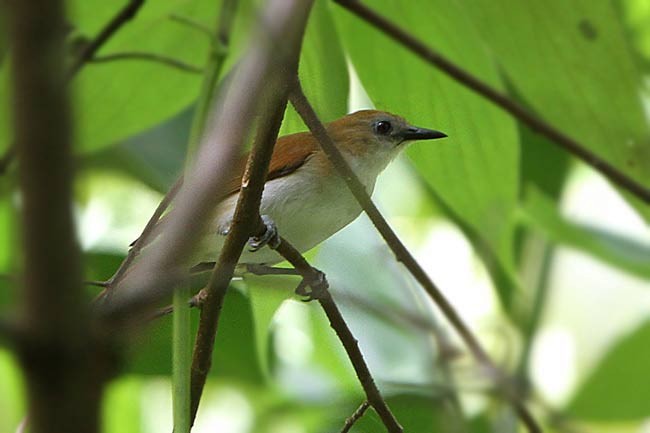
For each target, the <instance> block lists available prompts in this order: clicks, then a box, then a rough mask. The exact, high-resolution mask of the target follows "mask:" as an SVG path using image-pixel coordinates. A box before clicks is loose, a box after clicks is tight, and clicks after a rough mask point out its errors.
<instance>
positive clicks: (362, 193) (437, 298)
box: [289, 80, 541, 433]
mask: <svg viewBox="0 0 650 433" xmlns="http://www.w3.org/2000/svg"><path fill="white" fill-rule="evenodd" d="M289 99H290V100H291V103H292V104H293V106H294V107H295V109H296V111H297V112H298V114H299V115H300V117H302V119H303V121H304V122H305V124H306V125H307V127H308V128H309V129H310V130H311V132H312V134H314V136H315V137H316V139H317V140H318V142H319V143H320V146H321V148H322V149H323V151H324V152H325V154H326V155H327V157H328V158H329V160H330V162H331V163H332V165H333V166H334V167H335V169H336V170H337V172H338V173H339V175H340V176H341V177H343V179H344V180H345V182H346V184H347V186H348V188H349V189H350V191H351V192H352V194H353V195H354V197H355V198H356V199H357V201H358V202H359V204H360V205H361V207H362V208H363V210H364V212H365V213H366V214H367V215H368V217H369V218H370V220H371V221H372V223H373V224H374V225H375V227H376V229H377V231H378V232H379V233H380V234H381V236H382V237H383V238H384V240H385V241H386V244H387V245H388V246H389V248H390V249H391V250H392V251H393V254H395V258H396V259H397V261H399V262H402V264H404V266H405V267H406V268H407V269H408V271H409V272H410V273H411V274H412V275H413V277H414V278H415V279H416V280H417V281H418V283H420V285H421V286H422V287H423V288H424V290H425V291H426V292H427V293H428V294H429V296H430V297H431V299H432V300H433V301H434V302H435V303H436V305H438V307H439V308H440V310H441V311H442V313H443V314H444V315H445V317H446V318H447V320H449V322H450V323H451V325H452V326H453V327H454V329H456V331H457V332H458V334H459V335H460V336H461V338H462V339H463V341H464V342H465V344H467V346H468V348H469V349H470V351H471V353H472V354H473V355H474V357H475V358H476V360H477V361H478V362H479V364H480V365H482V366H483V367H484V368H486V369H487V370H488V372H489V374H490V375H491V376H492V377H494V378H495V380H496V381H497V383H499V385H500V388H501V390H502V391H503V392H504V395H505V397H506V398H507V399H508V401H509V402H510V403H511V404H512V405H513V407H515V409H516V410H517V412H518V414H519V415H520V418H521V419H522V421H523V422H524V423H525V424H526V426H527V427H528V429H529V430H530V431H531V432H534V433H537V432H541V429H540V427H539V426H538V425H537V423H536V422H535V421H534V419H533V417H532V415H531V414H530V413H529V412H528V410H527V409H526V408H525V407H524V406H523V404H522V403H521V402H520V401H519V400H518V396H516V395H515V394H514V393H513V391H512V387H511V386H510V384H509V382H510V381H509V380H507V379H506V378H505V377H504V375H503V373H502V372H501V371H500V370H499V369H498V368H497V367H496V365H495V364H494V362H493V361H492V359H491V358H490V357H489V355H488V354H487V352H486V351H485V349H484V348H483V346H482V345H481V343H480V342H479V341H478V339H477V338H476V336H474V334H473V333H472V331H471V330H470V329H469V327H468V326H467V325H466V324H465V322H464V321H463V320H462V319H461V317H460V315H459V314H458V313H457V312H456V310H455V308H454V307H453V306H452V305H451V304H450V303H449V301H448V300H447V299H446V298H445V296H444V295H443V294H442V292H441V291H440V289H439V288H438V287H437V286H436V285H435V283H434V282H433V281H432V280H431V278H429V276H428V275H427V273H426V272H425V271H424V269H423V268H422V267H421V266H420V264H419V263H418V262H417V261H416V260H415V258H414V257H413V256H412V255H411V253H410V252H409V251H408V249H407V248H406V247H405V246H404V244H403V243H402V241H401V240H400V239H399V237H398V236H397V235H396V234H395V232H394V231H393V230H392V229H391V228H390V226H389V225H388V223H387V222H386V220H385V219H384V217H383V216H382V215H381V213H380V212H379V210H378V209H377V207H376V206H375V204H374V203H373V202H372V200H371V199H370V197H369V196H368V193H367V192H366V190H365V188H364V187H363V185H362V184H361V182H360V181H359V179H358V177H357V176H356V175H355V173H354V172H353V171H352V169H351V168H350V166H349V165H348V163H347V162H346V161H345V159H344V158H343V155H341V152H339V150H338V149H337V148H336V146H335V144H334V142H333V141H332V139H331V138H330V137H329V135H328V134H327V130H326V129H325V127H324V126H323V124H322V123H321V122H320V120H318V117H317V115H316V113H315V111H314V109H313V107H312V106H311V104H310V103H309V101H308V100H307V98H306V97H305V94H304V92H303V90H302V87H301V86H300V82H298V81H297V80H296V82H295V86H294V88H293V90H292V92H291V94H290V96H289Z"/></svg>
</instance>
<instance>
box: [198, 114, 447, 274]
mask: <svg viewBox="0 0 650 433" xmlns="http://www.w3.org/2000/svg"><path fill="white" fill-rule="evenodd" d="M326 128H327V132H328V134H329V136H330V137H331V138H332V140H333V142H334V144H335V145H336V146H337V147H338V149H339V150H340V151H341V153H342V154H343V156H344V157H345V159H346V160H347V162H348V163H349V164H350V166H351V168H352V169H353V170H354V172H355V173H356V175H357V176H358V177H359V180H360V181H361V182H362V183H363V185H364V186H365V188H366V191H367V192H368V194H372V192H373V190H374V187H375V181H376V180H377V176H378V175H379V174H380V173H381V172H382V171H383V170H384V169H385V168H386V167H387V166H388V164H389V163H390V162H391V161H392V160H393V159H394V158H395V157H396V156H397V155H398V154H399V153H400V152H401V151H402V150H403V149H404V148H406V146H407V144H408V143H410V142H412V141H415V140H431V139H437V138H443V137H446V135H445V134H444V133H442V132H439V131H434V130H431V129H424V128H418V127H415V126H412V125H410V124H409V123H407V122H406V120H404V119H403V118H402V117H399V116H396V115H393V114H390V113H386V112H383V111H376V110H362V111H357V112H355V113H352V114H349V115H347V116H344V117H342V118H340V119H338V120H335V121H333V122H331V123H329V124H327V125H326ZM246 159H247V158H246V157H244V158H242V160H241V162H240V166H239V167H238V170H236V173H237V175H236V176H235V177H233V178H232V179H231V180H230V181H229V183H228V185H227V189H226V191H227V195H226V198H225V199H224V200H223V201H222V202H221V203H220V204H219V206H218V208H217V209H216V210H215V213H214V218H213V219H212V220H211V222H210V223H209V224H208V225H207V229H206V233H204V235H203V236H202V240H201V242H200V245H199V246H198V248H197V251H196V254H195V255H193V257H192V261H193V264H196V263H199V262H206V261H214V260H215V259H216V258H217V257H218V253H219V251H220V250H221V248H222V246H223V243H224V236H225V235H226V234H228V231H229V229H230V224H231V221H232V218H233V213H234V210H235V206H236V204H237V198H238V196H239V194H238V193H239V190H240V186H241V180H242V175H243V171H244V165H245V162H246ZM360 213H361V207H360V206H359V204H358V203H357V201H356V199H355V198H354V196H353V195H352V193H351V192H350V191H349V190H348V188H347V185H346V184H345V181H344V180H343V179H342V178H341V177H340V176H339V175H338V173H337V172H336V170H335V168H334V167H333V166H332V164H331V163H330V162H329V160H328V158H327V156H326V155H325V153H324V152H323V151H322V150H321V149H320V146H319V144H318V141H317V140H316V138H315V137H314V136H313V135H312V134H311V133H309V132H301V133H297V134H291V135H286V136H283V137H280V138H279V139H278V141H277V142H276V144H275V148H274V151H273V156H272V158H271V162H270V166H269V171H268V176H267V180H266V183H265V186H264V192H263V195H262V201H261V205H260V214H261V215H262V218H263V220H264V222H265V225H266V227H267V230H266V233H265V234H264V236H261V237H259V238H251V239H250V240H249V246H250V248H248V249H246V250H244V252H243V253H242V256H241V258H240V260H239V263H240V265H242V264H261V265H268V266H270V265H273V264H276V263H279V262H281V261H282V260H283V259H282V257H281V256H280V255H279V254H277V253H276V252H275V251H273V249H272V248H270V247H271V246H273V243H274V242H277V233H280V234H281V235H282V236H283V237H284V238H285V239H287V240H288V241H289V242H290V243H291V244H292V245H293V246H294V247H296V249H298V250H299V251H300V252H305V251H308V250H310V249H311V248H313V247H314V246H316V245H318V244H319V243H321V242H323V241H324V240H326V239H327V238H329V237H330V236H332V235H333V234H335V233H336V232H338V231H339V230H341V229H342V228H343V227H345V226H347V225H348V224H350V223H351V222H352V221H354V220H355V219H356V217H357V216H359V214H360Z"/></svg>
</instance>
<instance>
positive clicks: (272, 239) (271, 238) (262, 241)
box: [248, 215, 280, 252]
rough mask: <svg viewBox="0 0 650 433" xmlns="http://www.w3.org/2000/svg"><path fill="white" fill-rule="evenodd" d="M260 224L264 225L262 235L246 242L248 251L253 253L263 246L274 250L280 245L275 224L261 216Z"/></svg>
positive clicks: (268, 217) (265, 216)
mask: <svg viewBox="0 0 650 433" xmlns="http://www.w3.org/2000/svg"><path fill="white" fill-rule="evenodd" d="M262 222H263V223H264V227H265V230H264V233H263V234H262V235H261V236H253V237H251V238H250V239H249V240H248V245H249V246H250V248H249V249H248V251H250V252H255V251H257V250H259V249H260V248H262V247H263V246H265V245H268V246H269V247H270V248H272V249H275V248H277V246H278V245H280V236H278V228H277V227H276V225H275V222H273V220H272V219H271V217H270V216H268V215H262Z"/></svg>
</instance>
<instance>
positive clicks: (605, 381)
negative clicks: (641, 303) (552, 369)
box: [568, 322, 650, 421]
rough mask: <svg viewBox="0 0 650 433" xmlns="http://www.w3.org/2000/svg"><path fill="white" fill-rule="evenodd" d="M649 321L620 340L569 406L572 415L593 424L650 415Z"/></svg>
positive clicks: (638, 418) (635, 418) (642, 417)
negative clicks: (594, 422)
mask: <svg viewBox="0 0 650 433" xmlns="http://www.w3.org/2000/svg"><path fill="white" fill-rule="evenodd" d="M648 341H650V322H645V323H644V324H643V325H642V326H641V327H639V328H638V329H637V330H636V331H634V332H633V333H631V334H630V335H628V336H626V337H624V338H622V339H621V340H620V341H619V342H618V343H617V344H616V345H615V346H614V347H613V348H612V349H611V350H610V351H609V353H608V354H607V355H606V356H605V357H604V359H603V360H602V361H601V362H600V364H599V365H598V367H596V369H595V370H594V372H593V373H592V374H591V375H590V376H589V377H588V378H587V380H586V381H585V383H584V384H583V385H582V386H581V387H580V389H579V390H578V392H577V393H576V395H575V397H574V398H573V401H572V402H571V403H570V404H569V405H568V408H569V409H568V411H569V413H570V414H571V415H572V416H575V417H578V418H581V419H586V420H593V421H614V420H618V421H622V420H641V419H645V418H647V417H648V416H649V415H650V405H649V404H648V402H650V375H649V374H648V366H649V365H650V344H648Z"/></svg>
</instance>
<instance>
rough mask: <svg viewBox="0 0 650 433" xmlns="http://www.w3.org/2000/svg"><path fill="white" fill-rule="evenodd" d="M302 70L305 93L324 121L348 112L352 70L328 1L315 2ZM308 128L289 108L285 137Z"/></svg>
mask: <svg viewBox="0 0 650 433" xmlns="http://www.w3.org/2000/svg"><path fill="white" fill-rule="evenodd" d="M299 69H300V70H299V76H300V81H301V83H302V85H303V88H304V90H305V94H306V95H307V97H308V98H309V101H310V102H311V103H312V105H313V106H314V109H315V110H316V112H317V113H318V115H319V117H320V118H321V119H322V120H323V121H332V120H334V119H336V118H338V117H341V116H343V115H344V114H345V113H346V112H347V101H348V70H347V66H346V64H345V56H344V54H343V49H342V47H341V43H340V42H339V36H338V34H337V31H336V26H335V25H334V21H333V19H332V17H331V14H330V11H329V8H328V7H327V4H326V2H324V1H316V2H315V3H314V7H313V10H312V12H311V14H310V17H309V22H308V24H307V30H306V33H305V39H304V40H303V47H302V52H301V56H300V68H299ZM306 129H307V128H306V127H305V126H304V124H303V122H302V120H301V119H300V117H299V116H298V114H297V113H296V112H295V110H294V109H293V107H289V108H288V109H287V112H286V113H285V118H284V123H283V125H282V129H281V131H280V133H281V135H284V134H288V133H293V132H298V131H304V130H306Z"/></svg>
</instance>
